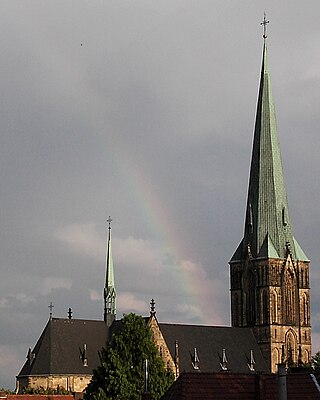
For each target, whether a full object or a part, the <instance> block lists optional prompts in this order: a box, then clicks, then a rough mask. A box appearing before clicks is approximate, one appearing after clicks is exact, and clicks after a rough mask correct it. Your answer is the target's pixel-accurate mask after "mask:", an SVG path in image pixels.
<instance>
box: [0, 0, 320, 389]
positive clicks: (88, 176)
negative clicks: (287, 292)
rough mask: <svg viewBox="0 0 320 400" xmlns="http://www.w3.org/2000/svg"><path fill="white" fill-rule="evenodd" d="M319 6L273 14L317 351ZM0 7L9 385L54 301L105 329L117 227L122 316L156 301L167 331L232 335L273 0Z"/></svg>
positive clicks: (286, 7)
mask: <svg viewBox="0 0 320 400" xmlns="http://www.w3.org/2000/svg"><path fill="white" fill-rule="evenodd" d="M318 3H319V2H318V1H316V0H309V1H308V4H307V5H306V4H305V3H302V2H298V1H290V2H289V1H287V0H286V1H283V2H281V4H279V2H278V1H269V2H268V9H267V10H266V11H267V13H268V18H269V19H270V21H271V23H270V26H269V28H268V29H269V39H268V42H269V62H270V69H271V77H272V82H273V94H274V98H275V103H276V110H277V117H278V128H279V135H280V141H281V147H282V155H283V161H284V168H285V176H286V182H287V189H288V196H289V205H290V211H291V217H292V220H293V224H294V232H295V236H296V237H297V239H298V241H299V243H301V245H302V246H303V249H304V250H305V252H306V253H307V255H308V256H309V257H310V259H311V260H312V269H311V286H312V309H313V321H312V324H313V332H314V337H313V340H314V351H316V350H318V349H319V348H320V324H319V315H318V313H317V310H318V309H319V301H318V299H319V282H320V274H319V273H318V265H319V263H320V256H319V251H318V240H317V238H318V226H319V218H318V217H317V212H316V210H317V205H318V201H317V199H318V195H319V192H320V187H319V185H320V184H319V180H318V179H317V171H318V169H319V161H318V160H319V158H318V154H319V135H318V129H319V122H320V121H319V118H320V117H319V112H318V110H319V100H320V99H319V90H318V88H319V81H320V72H319V71H320V56H319V54H318V52H317V50H316V49H317V48H318V43H319V36H320V28H319V24H318V20H317V16H318V14H319V8H320V6H319V4H318ZM1 5H2V12H1V16H0V48H1V50H2V57H1V64H0V71H1V73H0V89H1V99H0V105H1V106H0V121H1V127H0V129H1V146H0V155H1V157H0V163H1V168H0V179H1V230H0V235H1V237H0V239H1V240H0V254H1V259H0V271H1V281H0V289H1V290H0V293H1V295H0V313H1V325H0V351H1V354H4V357H2V358H1V359H4V358H5V359H6V365H5V368H0V371H1V372H0V386H10V387H13V386H14V376H15V375H16V374H17V373H18V372H19V369H20V367H21V366H22V364H23V362H24V359H25V356H26V352H27V349H28V347H32V346H33V345H34V343H35V341H36V340H37V338H38V337H39V335H40V332H41V330H42V329H43V327H44V326H45V323H46V321H47V318H48V313H49V310H48V308H47V306H48V305H49V303H50V301H53V302H54V305H55V308H54V315H56V316H64V315H66V312H67V309H68V307H72V308H73V310H74V317H76V318H100V317H101V316H102V300H101V301H99V300H98V299H99V294H102V289H103V283H104V274H105V271H104V258H105V242H106V223H105V220H106V218H107V216H108V215H109V214H111V215H112V217H113V219H114V223H113V238H114V241H113V243H114V263H115V268H116V280H117V289H118V293H119V310H118V313H119V315H120V316H121V315H122V313H123V312H128V311H129V310H130V307H129V304H131V305H132V306H133V309H134V310H135V311H139V312H141V313H143V314H147V313H148V303H149V301H150V299H151V297H154V298H155V299H156V302H157V312H158V317H159V319H160V320H162V321H180V322H197V323H198V322H199V323H212V322H214V323H224V324H229V314H230V311H229V277H228V264H227V262H228V260H229V259H230V257H231V256H232V254H233V252H234V250H235V248H236V246H237V244H238V242H239V241H240V239H241V237H242V233H243V220H244V211H245V201H246V192H247V182H248V171H249V163H250V152H251V143H252V135H253V124H254V117H255V105H256V94H257V88H258V80H259V69H260V61H261V59H260V58H261V52H262V40H261V27H260V26H259V22H260V21H261V19H262V16H263V11H264V7H265V4H264V2H262V1H251V0H248V1H245V2H244V1H238V0H232V1H231V0H229V1H218V0H217V1H207V0H203V1H201V2H199V1H192V0H184V1H180V0H174V1H172V0H171V1H166V0H165V1H161V2H158V1H150V0H148V1H144V0H136V1H135V2H132V1H125V0H123V1H103V2H102V1H91V2H84V1H79V0H77V1H72V0H71V1H68V2H65V1H59V0H58V1H55V2H49V1H47V2H43V1H37V0H30V1H28V3H26V2H23V1H18V0H10V1H9V0H8V1H6V0H4V1H3V2H2V4H1ZM197 272H198V273H197ZM137 274H139V276H141V275H142V278H139V280H137V279H136V276H137ZM155 277H156V279H155ZM205 282H206V283H205ZM196 285H198V286H196ZM201 289H202V290H201ZM144 306H145V309H144V310H143V308H144Z"/></svg>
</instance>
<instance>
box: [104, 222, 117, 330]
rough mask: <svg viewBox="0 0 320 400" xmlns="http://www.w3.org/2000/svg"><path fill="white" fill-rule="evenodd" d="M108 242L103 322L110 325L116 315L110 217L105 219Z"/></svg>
mask: <svg viewBox="0 0 320 400" xmlns="http://www.w3.org/2000/svg"><path fill="white" fill-rule="evenodd" d="M107 222H108V224H109V227H108V243H107V251H106V283H105V287H104V293H103V297H104V322H105V323H106V324H107V325H108V326H110V325H111V324H112V322H113V321H114V320H115V317H116V287H115V281H114V270H113V259H112V247H111V222H112V219H111V217H109V218H108V220H107Z"/></svg>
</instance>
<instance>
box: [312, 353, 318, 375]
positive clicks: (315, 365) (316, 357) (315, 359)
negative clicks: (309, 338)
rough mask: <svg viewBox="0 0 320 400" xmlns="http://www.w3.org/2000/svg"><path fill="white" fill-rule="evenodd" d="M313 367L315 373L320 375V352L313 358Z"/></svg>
mask: <svg viewBox="0 0 320 400" xmlns="http://www.w3.org/2000/svg"><path fill="white" fill-rule="evenodd" d="M311 365H312V368H313V369H314V372H315V373H317V374H320V351H318V352H317V353H316V354H315V355H314V356H312V358H311Z"/></svg>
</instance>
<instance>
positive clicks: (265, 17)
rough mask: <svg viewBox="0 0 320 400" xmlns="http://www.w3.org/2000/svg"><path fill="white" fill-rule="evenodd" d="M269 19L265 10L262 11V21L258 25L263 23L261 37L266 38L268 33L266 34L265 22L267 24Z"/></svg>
mask: <svg viewBox="0 0 320 400" xmlns="http://www.w3.org/2000/svg"><path fill="white" fill-rule="evenodd" d="M269 23H270V21H269V20H267V16H266V12H264V13H263V21H262V22H260V25H263V35H262V37H263V39H267V37H268V35H267V24H269Z"/></svg>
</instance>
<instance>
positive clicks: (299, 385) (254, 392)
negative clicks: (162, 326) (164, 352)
mask: <svg viewBox="0 0 320 400" xmlns="http://www.w3.org/2000/svg"><path fill="white" fill-rule="evenodd" d="M286 379H287V397H288V400H306V399H309V400H313V399H314V400H316V399H319V397H320V392H319V385H318V383H317V382H316V380H315V378H314V376H313V375H312V374H308V373H303V374H298V373H297V374H289V375H287V377H286ZM278 385H279V384H278V379H277V376H276V375H275V374H273V375H271V374H267V375H264V374H261V375H260V374H235V373H229V372H227V373H226V372H223V373H182V374H181V375H180V376H179V378H178V379H177V380H176V381H175V382H174V383H173V385H172V386H171V387H170V388H169V389H168V390H167V392H166V393H165V394H164V395H163V396H162V397H161V400H170V399H175V400H213V399H214V400H224V399H228V400H241V399H243V400H255V399H264V400H278V399H279V389H278Z"/></svg>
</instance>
